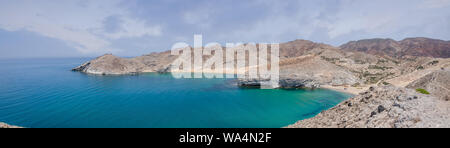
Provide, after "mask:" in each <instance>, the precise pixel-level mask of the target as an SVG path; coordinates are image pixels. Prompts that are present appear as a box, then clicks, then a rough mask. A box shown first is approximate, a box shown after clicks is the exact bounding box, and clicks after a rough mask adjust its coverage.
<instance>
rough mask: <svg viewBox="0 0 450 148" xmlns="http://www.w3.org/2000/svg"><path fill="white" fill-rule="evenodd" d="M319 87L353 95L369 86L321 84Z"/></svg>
mask: <svg viewBox="0 0 450 148" xmlns="http://www.w3.org/2000/svg"><path fill="white" fill-rule="evenodd" d="M320 87H321V88H324V89H330V90H334V91H338V92H342V93H347V94H351V95H355V96H356V95H358V94H360V93H362V92H364V91H366V90H367V89H369V88H370V86H366V87H351V86H332V85H322V86H320Z"/></svg>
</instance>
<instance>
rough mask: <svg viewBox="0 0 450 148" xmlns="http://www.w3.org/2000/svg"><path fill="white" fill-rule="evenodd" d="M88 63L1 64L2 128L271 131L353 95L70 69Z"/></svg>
mask: <svg viewBox="0 0 450 148" xmlns="http://www.w3.org/2000/svg"><path fill="white" fill-rule="evenodd" d="M87 60H89V59H82V58H79V59H75V58H74V59H21V60H0V67H1V68H0V84H1V85H0V122H6V123H9V124H14V125H19V126H24V127H44V128H48V127H50V128H53V127H151V128H153V127H168V128H172V127H182V128H188V127H193V128H209V127H212V128H224V127H226V128H235V127H238V128H246V127H251V128H260V127H269V128H272V127H283V126H287V125H289V124H292V123H295V122H296V121H298V120H301V119H305V118H309V117H312V116H314V115H316V114H318V113H319V112H321V111H322V110H325V109H328V108H330V107H333V106H334V105H336V104H338V103H339V102H341V101H343V100H345V99H346V98H348V97H350V95H348V94H343V93H339V92H335V91H330V90H314V91H310V90H280V89H276V90H261V89H241V88H238V87H236V83H235V80H232V79H174V78H172V76H171V75H170V74H162V75H161V74H142V75H137V76H95V75H87V74H82V73H78V72H72V71H70V69H71V68H73V67H75V66H77V65H80V64H81V63H83V62H85V61H87Z"/></svg>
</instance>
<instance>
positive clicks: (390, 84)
mask: <svg viewBox="0 0 450 148" xmlns="http://www.w3.org/2000/svg"><path fill="white" fill-rule="evenodd" d="M449 57H450V42H449V41H442V40H436V39H429V38H408V39H404V40H402V41H395V40H392V39H368V40H360V41H351V42H349V43H347V44H344V45H342V46H339V47H333V46H331V45H326V44H322V43H314V42H311V41H307V40H295V41H291V42H287V43H282V44H280V88H328V89H334V90H338V91H342V92H347V93H352V94H354V95H355V96H354V97H353V98H350V99H349V100H347V101H345V102H343V103H341V104H339V105H337V106H336V107H334V108H332V109H330V110H327V111H324V112H322V113H320V114H319V115H317V116H316V117H314V118H311V119H307V120H303V121H299V122H298V123H296V124H294V125H291V126H289V127H450V125H449V124H450V121H449V120H448V119H449V118H448V116H449V114H450V112H449V109H448V108H450V106H449V103H448V102H449V101H448V100H449V96H450V95H449V93H450V91H449V89H450V86H449V84H450V83H449V78H450V73H449V69H450V58H449ZM176 58H177V56H173V55H170V51H167V52H161V53H152V54H149V55H144V56H140V57H136V58H120V57H116V56H113V55H111V54H107V55H104V56H101V57H98V58H96V59H94V60H92V61H89V62H86V63H85V64H82V65H81V66H79V67H76V68H74V69H73V71H80V72H84V73H89V74H99V75H122V74H139V73H144V72H161V73H165V72H171V71H170V66H171V63H172V62H173V61H174V60H175V59H176ZM203 59H204V60H207V59H208V56H204V57H203ZM226 62H230V61H225V63H226ZM250 66H251V65H250ZM259 82H260V80H257V79H239V80H238V85H239V86H241V87H258V86H259V85H260V84H259Z"/></svg>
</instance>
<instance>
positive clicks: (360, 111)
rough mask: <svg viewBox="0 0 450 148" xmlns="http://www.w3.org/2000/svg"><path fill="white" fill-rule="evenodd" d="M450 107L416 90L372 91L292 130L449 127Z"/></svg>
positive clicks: (377, 89) (301, 123) (385, 89)
mask: <svg viewBox="0 0 450 148" xmlns="http://www.w3.org/2000/svg"><path fill="white" fill-rule="evenodd" d="M449 111H450V104H448V103H446V102H443V101H441V100H438V99H437V98H435V97H433V96H430V95H424V94H419V93H417V92H416V91H415V90H412V89H407V88H399V87H394V86H384V87H377V88H374V87H372V88H370V89H369V90H368V91H366V92H364V93H361V94H360V95H357V96H355V97H353V98H351V99H349V100H347V101H345V102H342V103H340V104H339V105H337V106H336V107H333V108H331V109H329V110H326V111H323V112H322V113H320V114H319V115H317V116H316V117H313V118H310V119H306V120H303V121H299V122H297V123H295V124H293V125H290V126H289V127H290V128H324V127H325V128H366V127H368V128H410V127H447V128H448V127H450V114H449Z"/></svg>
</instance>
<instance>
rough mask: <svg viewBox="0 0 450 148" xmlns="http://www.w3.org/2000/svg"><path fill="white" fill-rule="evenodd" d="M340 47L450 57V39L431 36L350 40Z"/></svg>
mask: <svg viewBox="0 0 450 148" xmlns="http://www.w3.org/2000/svg"><path fill="white" fill-rule="evenodd" d="M340 48H341V49H342V50H344V51H360V52H365V53H368V54H374V55H381V56H383V55H388V56H392V57H403V56H421V57H434V58H450V41H443V40H437V39H430V38H407V39H404V40H401V41H395V40H392V39H365V40H359V41H351V42H348V43H346V44H344V45H342V46H340Z"/></svg>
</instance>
